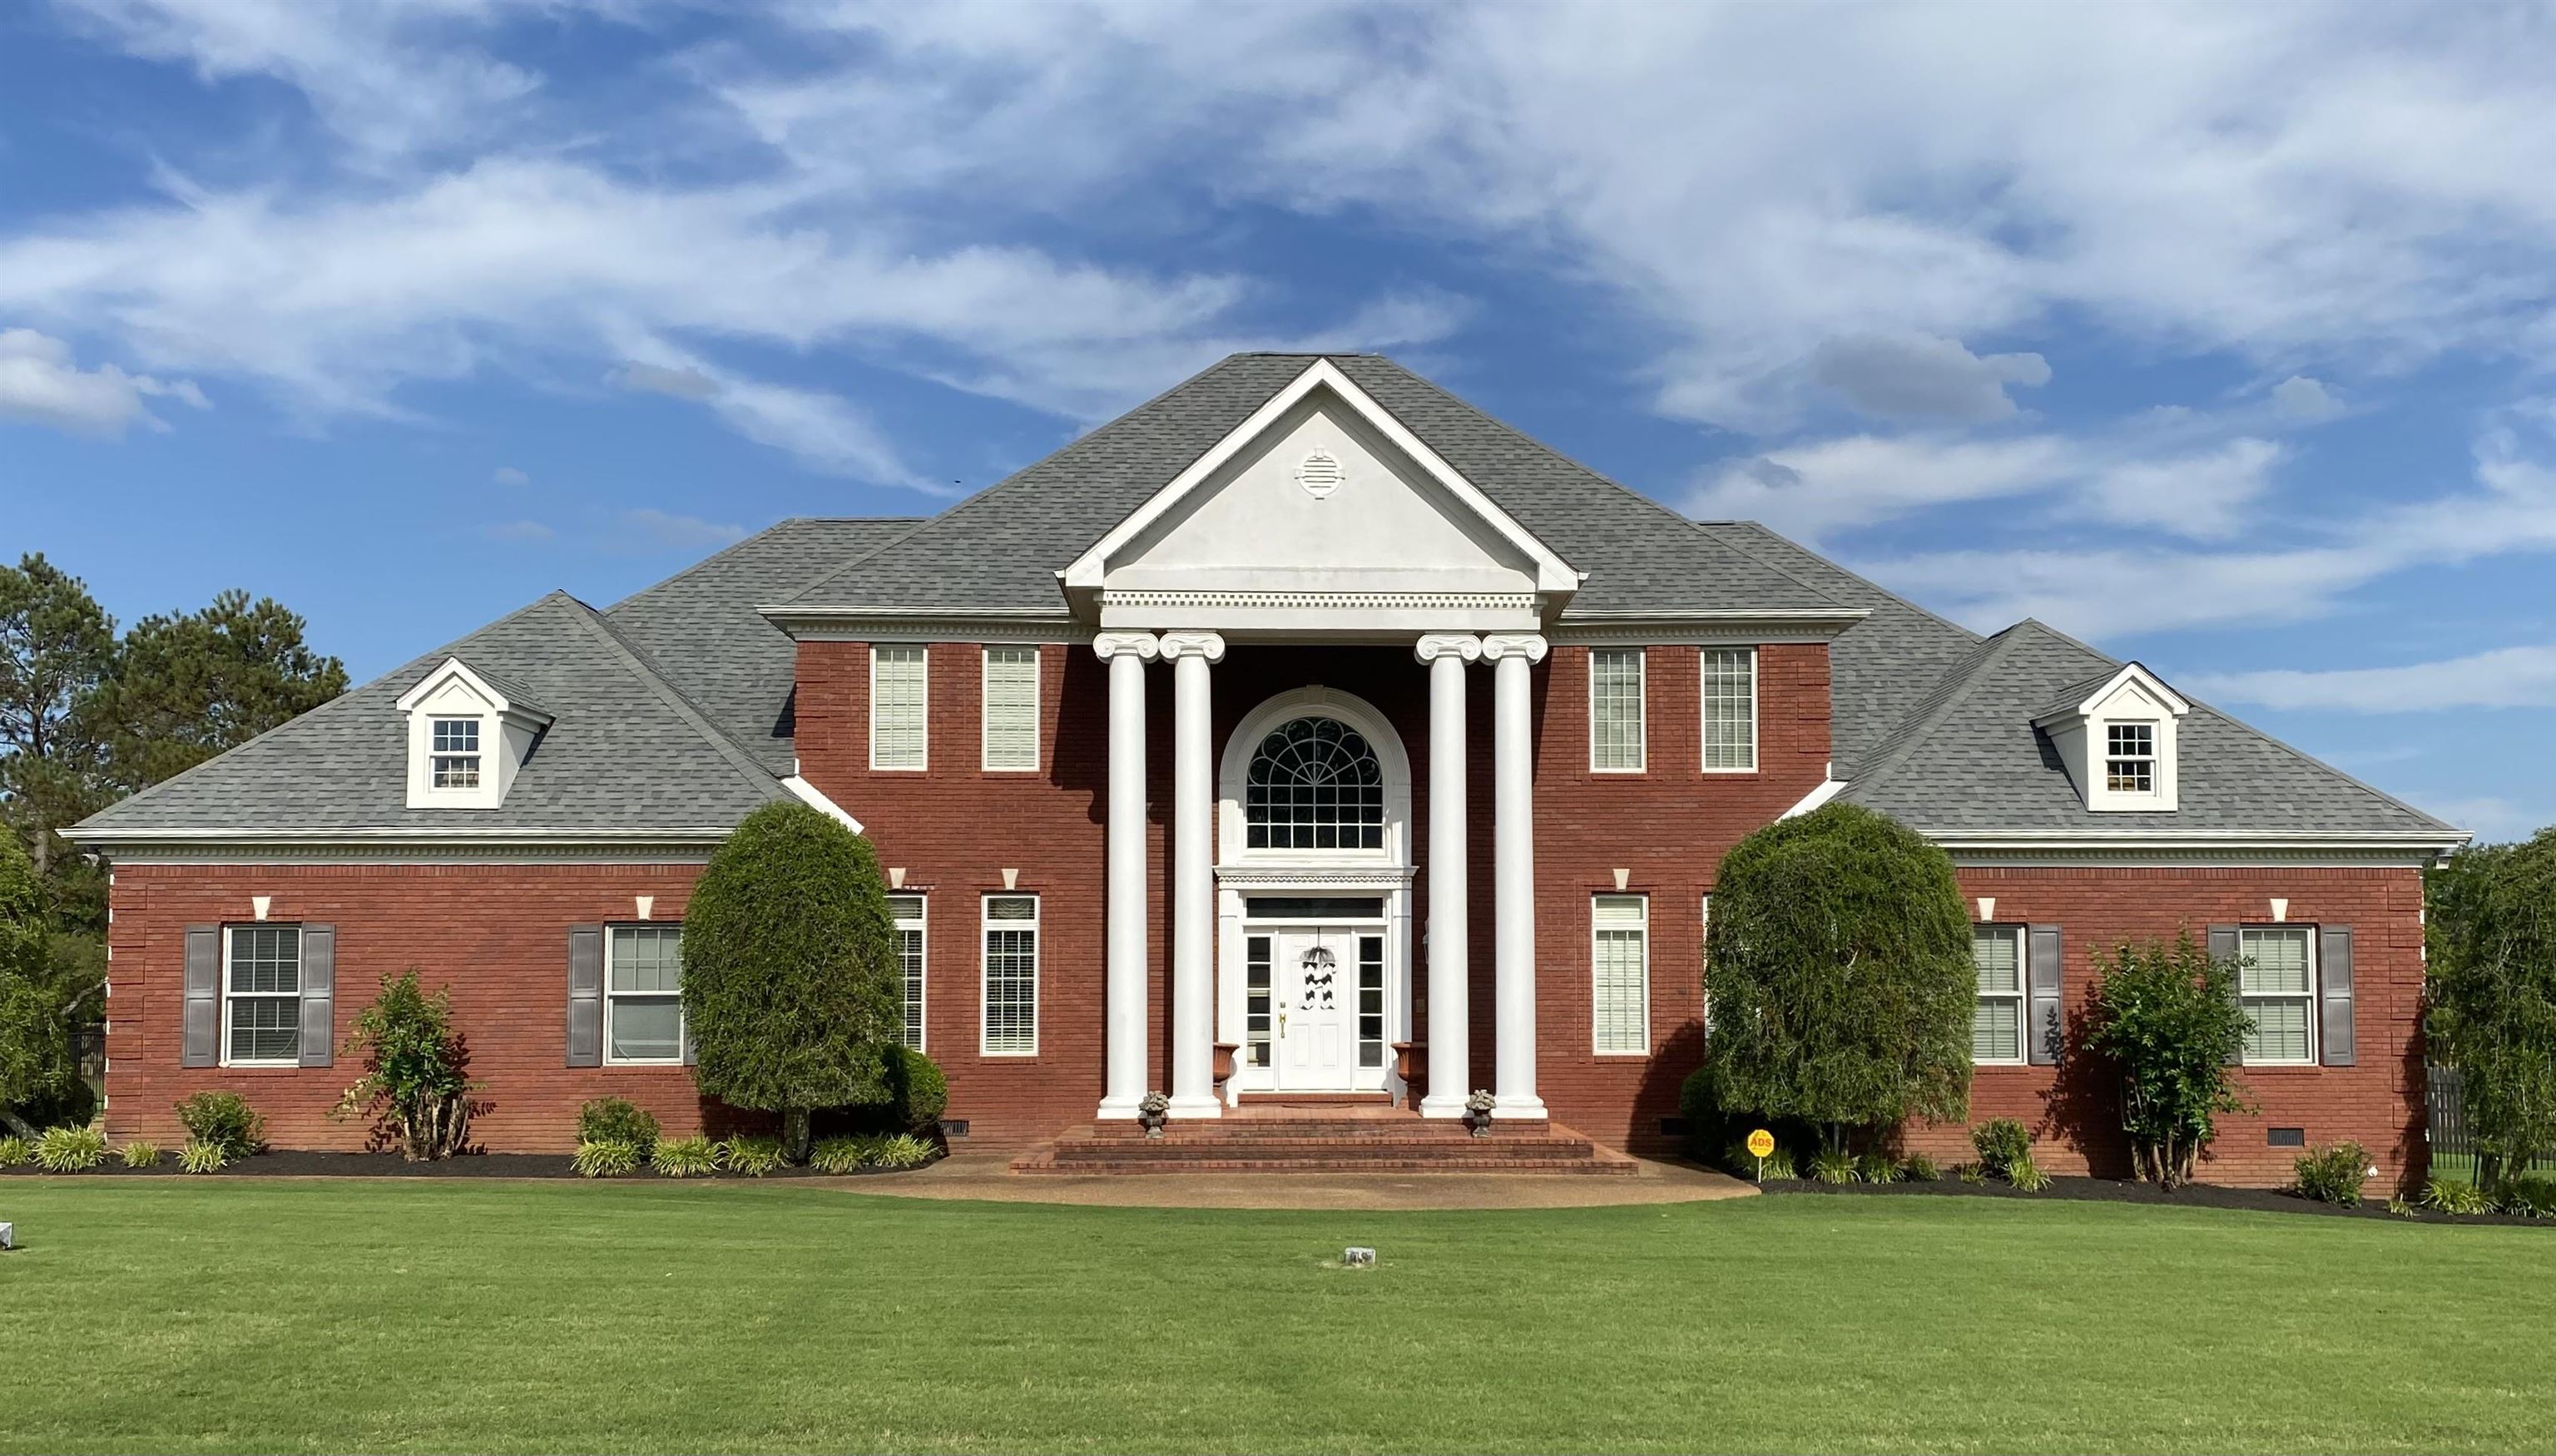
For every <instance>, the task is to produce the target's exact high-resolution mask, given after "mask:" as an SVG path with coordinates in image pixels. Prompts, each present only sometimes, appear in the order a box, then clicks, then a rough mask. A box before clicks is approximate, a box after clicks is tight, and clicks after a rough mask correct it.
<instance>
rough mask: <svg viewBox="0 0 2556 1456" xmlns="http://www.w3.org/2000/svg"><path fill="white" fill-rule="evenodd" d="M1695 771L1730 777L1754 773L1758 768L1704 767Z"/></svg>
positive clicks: (1713, 775) (1717, 776) (1718, 776)
mask: <svg viewBox="0 0 2556 1456" xmlns="http://www.w3.org/2000/svg"><path fill="white" fill-rule="evenodd" d="M1697 771H1698V772H1700V773H1704V774H1708V775H1710V776H1712V777H1714V778H1730V777H1733V776H1734V775H1745V774H1751V773H1756V772H1758V771H1759V770H1757V769H1754V768H1706V769H1699V770H1697Z"/></svg>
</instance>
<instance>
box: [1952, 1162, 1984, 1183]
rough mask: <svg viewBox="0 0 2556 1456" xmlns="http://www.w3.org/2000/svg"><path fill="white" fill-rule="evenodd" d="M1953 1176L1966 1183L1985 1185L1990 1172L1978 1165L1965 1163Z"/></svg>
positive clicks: (1955, 1170) (1954, 1170) (1956, 1169)
mask: <svg viewBox="0 0 2556 1456" xmlns="http://www.w3.org/2000/svg"><path fill="white" fill-rule="evenodd" d="M1953 1176H1954V1177H1956V1178H1959V1179H1961V1180H1962V1181H1963V1182H1965V1183H1973V1184H1978V1183H1984V1182H1986V1181H1987V1180H1988V1170H1987V1169H1985V1168H1983V1167H1981V1166H1980V1165H1979V1164H1978V1163H1964V1164H1962V1165H1961V1166H1960V1167H1958V1168H1955V1169H1953Z"/></svg>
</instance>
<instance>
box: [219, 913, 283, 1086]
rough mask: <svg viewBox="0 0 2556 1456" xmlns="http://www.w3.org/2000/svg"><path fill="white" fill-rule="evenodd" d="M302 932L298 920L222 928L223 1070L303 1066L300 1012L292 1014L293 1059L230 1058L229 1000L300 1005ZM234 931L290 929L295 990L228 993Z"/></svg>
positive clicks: (221, 1059)
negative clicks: (292, 938)
mask: <svg viewBox="0 0 2556 1456" xmlns="http://www.w3.org/2000/svg"><path fill="white" fill-rule="evenodd" d="M301 929H302V925H301V922H299V921H283V922H264V923H260V924H256V925H225V926H223V927H222V964H221V972H220V974H221V988H222V1047H221V1053H222V1054H221V1057H220V1062H221V1065H223V1066H225V1067H299V1066H301V1065H302V1052H301V1031H300V1027H301V1015H302V1013H301V1012H300V1011H299V1010H298V1009H297V1010H296V1011H295V1012H294V1025H295V1034H294V1054H293V1055H292V1056H289V1057H234V1056H232V1055H231V1001H232V999H233V998H234V996H236V997H237V998H238V999H240V1000H251V1001H292V1002H295V1003H296V1005H297V1006H298V1005H299V1003H300V1002H301V1000H302V992H301V991H300V989H299V988H300V987H301V985H302V941H301V938H300V934H299V932H300V931H301ZM235 930H291V931H294V932H296V935H295V939H294V942H293V984H294V986H295V988H296V989H295V990H293V991H289V992H285V991H246V992H238V993H234V992H233V991H232V990H231V933H232V932H233V931H235Z"/></svg>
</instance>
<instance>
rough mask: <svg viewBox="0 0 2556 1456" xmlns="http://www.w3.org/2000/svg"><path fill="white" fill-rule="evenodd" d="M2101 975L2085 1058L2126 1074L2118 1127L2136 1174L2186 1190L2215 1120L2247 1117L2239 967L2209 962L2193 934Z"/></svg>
mask: <svg viewBox="0 0 2556 1456" xmlns="http://www.w3.org/2000/svg"><path fill="white" fill-rule="evenodd" d="M2097 966H2098V971H2099V974H2098V977H2097V979H2096V982H2095V988H2094V990H2093V991H2092V992H2091V993H2089V995H2088V998H2087V1006H2086V1016H2085V1033H2084V1036H2085V1042H2086V1046H2087V1049H2088V1050H2090V1051H2092V1052H2094V1053H2095V1054H2096V1055H2098V1056H2101V1057H2104V1058H2106V1059H2108V1060H2109V1061H2110V1062H2111V1063H2112V1064H2113V1065H2115V1066H2116V1067H2118V1068H2119V1069H2120V1074H2121V1082H2122V1089H2123V1097H2122V1107H2121V1125H2122V1128H2123V1130H2125V1131H2126V1132H2128V1133H2129V1137H2130V1158H2131V1162H2132V1163H2133V1165H2134V1166H2135V1167H2136V1168H2137V1171H2138V1175H2139V1176H2140V1177H2142V1178H2145V1179H2147V1180H2149V1181H2150V1182H2153V1183H2155V1184H2156V1185H2157V1186H2158V1187H2161V1188H2178V1187H2181V1186H2182V1185H2184V1184H2186V1183H2189V1182H2191V1181H2192V1175H2193V1170H2194V1168H2195V1167H2196V1166H2197V1165H2198V1163H2199V1160H2200V1157H2201V1149H2203V1148H2204V1147H2207V1146H2209V1145H2210V1140H2211V1139H2212V1138H2213V1137H2215V1136H2217V1135H2218V1130H2219V1115H2220V1114H2221V1113H2234V1112H2241V1111H2243V1110H2244V1108H2245V1102H2244V1099H2243V1098H2241V1097H2239V1096H2238V1095H2237V1089H2236V1062H2237V1059H2238V1055H2239V1053H2240V1052H2242V1050H2243V1049H2244V1045H2245V1028H2246V1026H2247V1025H2248V1024H2249V1018H2248V1017H2247V1016H2246V1014H2245V1011H2244V1008H2243V1007H2242V1006H2240V1005H2239V1004H2238V1003H2237V999H2236V972H2237V966H2236V962H2233V961H2232V962H2224V963H2223V962H2217V961H2213V960H2212V959H2210V952H2209V950H2208V949H2207V948H2206V947H2204V946H2202V945H2201V944H2199V943H2198V942H2196V941H2194V940H2193V938H2192V933H2191V932H2190V931H2188V930H2187V931H2185V932H2184V933H2183V934H2182V935H2181V936H2179V937H2177V938H2176V940H2175V943H2174V944H2173V945H2171V946H2168V945H2165V944H2163V943H2161V942H2157V941H2142V942H2137V943H2128V942H2124V943H2123V944H2121V945H2118V946H2115V947H2114V948H2113V949H2112V953H2111V954H2110V955H2109V957H2098V958H2097Z"/></svg>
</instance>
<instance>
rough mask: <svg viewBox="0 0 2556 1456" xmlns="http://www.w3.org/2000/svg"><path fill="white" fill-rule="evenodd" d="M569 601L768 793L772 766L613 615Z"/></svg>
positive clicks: (774, 779) (731, 763)
mask: <svg viewBox="0 0 2556 1456" xmlns="http://www.w3.org/2000/svg"><path fill="white" fill-rule="evenodd" d="M562 595H566V594H562ZM569 600H570V601H571V602H572V603H573V604H575V606H576V607H577V608H578V609H579V614H578V620H580V621H582V622H584V623H585V624H586V626H587V627H588V628H589V629H590V630H592V631H593V632H594V633H595V634H596V635H597V636H598V637H600V638H601V639H602V640H603V643H604V645H605V646H607V647H609V648H611V649H612V651H613V652H615V653H616V654H618V655H619V656H620V658H621V660H622V662H623V664H624V665H626V666H627V667H628V668H629V669H630V670H631V671H632V672H633V673H635V674H636V675H637V676H638V678H639V680H640V681H641V682H643V683H645V684H647V685H648V687H649V689H650V690H651V691H653V692H655V693H656V694H657V696H658V698H659V699H660V700H662V701H663V702H664V703H665V705H666V706H667V707H668V708H671V709H673V710H674V711H675V715H676V716H677V717H679V718H681V719H683V720H684V721H685V723H687V724H689V725H690V726H691V727H692V728H693V730H694V731H695V732H698V733H700V734H701V735H702V737H703V739H705V740H706V741H707V742H708V743H709V745H710V746H711V747H713V748H715V749H717V750H718V752H719V756H721V757H723V758H725V759H726V760H727V761H728V765H729V766H730V767H732V768H734V769H736V770H737V772H738V773H739V774H740V775H742V776H743V777H744V778H745V780H746V782H747V784H748V785H749V786H751V787H752V788H753V789H755V790H756V791H757V792H758V793H763V792H768V791H769V790H770V789H771V788H772V786H773V785H774V784H775V783H776V782H777V781H778V779H777V776H776V775H775V774H774V773H773V772H772V771H771V770H770V769H767V768H765V767H764V766H763V765H762V764H760V763H757V762H755V761H754V755H753V754H751V753H749V752H747V751H746V749H745V747H744V745H743V744H740V743H738V742H737V741H736V740H735V739H734V738H732V737H730V736H728V733H727V730H726V729H724V728H720V727H718V726H717V725H716V724H714V723H712V722H711V721H710V718H709V715H708V714H706V713H704V712H703V711H702V707H701V705H700V704H698V703H695V702H694V701H693V700H692V697H691V695H689V694H687V693H686V692H684V690H683V689H681V688H678V687H676V686H675V685H674V684H673V683H672V682H669V681H668V680H667V678H666V676H665V674H664V672H663V671H661V670H660V669H659V668H658V667H657V666H656V664H655V663H654V662H653V661H651V660H650V658H649V657H648V654H647V652H646V651H645V650H644V649H642V648H641V647H640V646H639V645H638V644H637V643H635V642H632V641H630V640H629V639H628V638H626V637H624V636H622V635H621V630H620V628H618V627H616V626H614V625H613V624H612V619H611V618H610V617H607V616H605V615H604V614H603V613H602V612H599V611H597V610H595V609H594V608H593V607H591V606H588V605H587V604H586V603H584V602H582V601H578V600H577V599H576V598H575V597H574V596H571V597H569Z"/></svg>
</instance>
